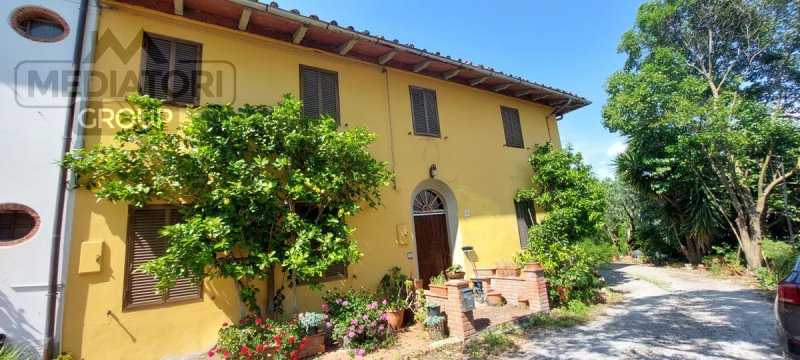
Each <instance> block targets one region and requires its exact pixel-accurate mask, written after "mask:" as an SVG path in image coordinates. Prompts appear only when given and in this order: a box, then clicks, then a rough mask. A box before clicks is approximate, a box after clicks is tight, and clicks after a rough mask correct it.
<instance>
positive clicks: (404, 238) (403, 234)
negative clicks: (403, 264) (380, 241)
mask: <svg viewBox="0 0 800 360" xmlns="http://www.w3.org/2000/svg"><path fill="white" fill-rule="evenodd" d="M410 237H411V234H410V232H409V230H408V225H406V224H399V225H397V239H396V240H395V242H397V245H400V246H405V245H408V239H409V238H410Z"/></svg>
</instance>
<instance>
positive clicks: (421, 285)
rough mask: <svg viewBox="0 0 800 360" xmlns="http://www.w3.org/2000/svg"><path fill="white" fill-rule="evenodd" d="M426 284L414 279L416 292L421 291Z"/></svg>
mask: <svg viewBox="0 0 800 360" xmlns="http://www.w3.org/2000/svg"><path fill="white" fill-rule="evenodd" d="M424 284H425V282H424V281H423V280H422V279H414V290H420V289H422V287H423V286H424Z"/></svg>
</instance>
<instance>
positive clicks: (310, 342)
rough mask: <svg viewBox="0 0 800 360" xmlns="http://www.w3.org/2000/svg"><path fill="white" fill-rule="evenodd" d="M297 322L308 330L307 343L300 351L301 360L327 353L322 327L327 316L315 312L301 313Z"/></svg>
mask: <svg viewBox="0 0 800 360" xmlns="http://www.w3.org/2000/svg"><path fill="white" fill-rule="evenodd" d="M297 321H299V322H300V325H302V326H303V328H304V329H305V330H306V336H305V339H306V342H305V344H304V346H303V348H302V349H301V350H300V356H299V357H300V358H304V357H309V356H314V355H317V354H322V353H324V352H325V332H324V331H322V325H323V323H324V321H325V314H321V313H315V312H304V313H300V315H298V317H297Z"/></svg>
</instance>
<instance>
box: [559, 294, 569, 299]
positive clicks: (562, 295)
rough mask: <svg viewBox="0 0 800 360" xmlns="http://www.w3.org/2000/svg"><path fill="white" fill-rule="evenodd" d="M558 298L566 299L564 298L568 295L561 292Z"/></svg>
mask: <svg viewBox="0 0 800 360" xmlns="http://www.w3.org/2000/svg"><path fill="white" fill-rule="evenodd" d="M558 298H559V299H561V300H564V299H566V298H567V297H566V296H564V294H561V296H559V297H558Z"/></svg>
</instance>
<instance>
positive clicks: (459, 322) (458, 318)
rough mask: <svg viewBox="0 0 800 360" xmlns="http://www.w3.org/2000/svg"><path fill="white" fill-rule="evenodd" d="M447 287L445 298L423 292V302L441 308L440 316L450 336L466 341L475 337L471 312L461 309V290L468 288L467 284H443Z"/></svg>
mask: <svg viewBox="0 0 800 360" xmlns="http://www.w3.org/2000/svg"><path fill="white" fill-rule="evenodd" d="M445 285H446V286H447V296H446V297H443V296H438V295H434V294H433V293H431V292H430V291H427V290H426V291H425V300H426V301H427V302H430V303H434V304H438V305H439V306H441V311H442V315H444V317H445V324H446V325H447V330H448V332H449V333H450V336H454V337H459V338H462V339H466V338H468V337H470V336H472V335H475V327H474V326H473V325H472V324H473V320H474V319H473V316H472V311H467V312H464V311H462V309H461V300H462V299H461V298H462V296H463V295H462V292H461V289H465V288H467V287H469V283H468V282H466V281H463V280H450V281H448V282H447V283H445Z"/></svg>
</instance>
